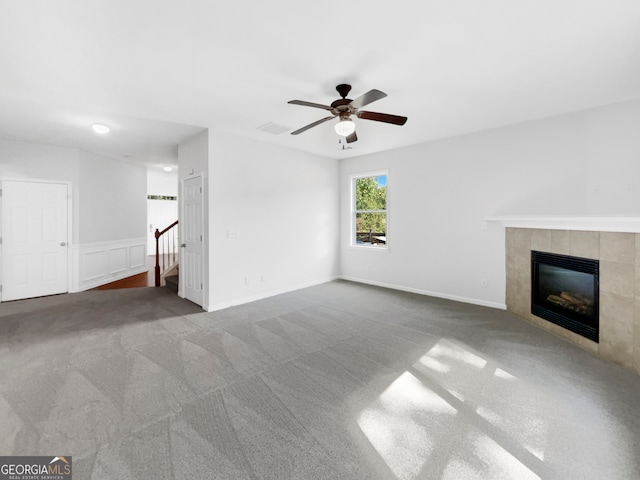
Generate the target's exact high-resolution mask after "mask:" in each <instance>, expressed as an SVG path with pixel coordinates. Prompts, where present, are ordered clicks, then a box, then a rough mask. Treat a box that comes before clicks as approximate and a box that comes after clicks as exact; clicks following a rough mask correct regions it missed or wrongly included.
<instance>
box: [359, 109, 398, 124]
mask: <svg viewBox="0 0 640 480" xmlns="http://www.w3.org/2000/svg"><path fill="white" fill-rule="evenodd" d="M357 115H358V118H362V119H364V120H375V121H376V122H385V123H393V124H394V125H404V124H405V123H407V117H401V116H399V115H389V114H388V113H378V112H358V113H357Z"/></svg>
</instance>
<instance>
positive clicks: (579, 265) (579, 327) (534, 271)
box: [531, 251, 599, 342]
mask: <svg viewBox="0 0 640 480" xmlns="http://www.w3.org/2000/svg"><path fill="white" fill-rule="evenodd" d="M598 274H599V264H598V261H597V260H592V259H588V258H579V257H571V256H567V255H556V254H552V253H546V252H536V251H533V252H531V283H532V284H531V313H533V314H534V315H537V316H538V317H541V318H544V319H546V320H549V321H550V322H553V323H555V324H557V325H560V326H562V327H564V328H566V329H568V330H570V331H572V332H574V333H577V334H579V335H582V336H584V337H586V338H589V339H591V340H593V341H595V342H597V341H598V340H599V329H598V291H599V289H598Z"/></svg>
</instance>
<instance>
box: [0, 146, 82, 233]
mask: <svg viewBox="0 0 640 480" xmlns="http://www.w3.org/2000/svg"><path fill="white" fill-rule="evenodd" d="M79 155H80V152H79V151H78V150H76V149H74V148H66V147H56V146H53V145H42V144H37V143H27V142H16V141H11V140H4V139H0V177H2V178H4V179H25V180H45V181H50V182H71V186H72V195H74V194H75V192H76V189H77V187H78V181H79V170H78V162H79ZM72 202H73V219H72V221H73V226H72V232H73V238H72V239H71V241H72V242H73V243H78V239H79V232H80V229H79V219H80V214H79V203H78V201H77V199H76V197H75V196H74V198H73V200H72Z"/></svg>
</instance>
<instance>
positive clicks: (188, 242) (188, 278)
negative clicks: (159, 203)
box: [180, 177, 204, 306]
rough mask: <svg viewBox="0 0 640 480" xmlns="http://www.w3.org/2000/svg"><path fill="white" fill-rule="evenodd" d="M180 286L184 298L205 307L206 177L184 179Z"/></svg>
mask: <svg viewBox="0 0 640 480" xmlns="http://www.w3.org/2000/svg"><path fill="white" fill-rule="evenodd" d="M182 198H183V207H182V208H183V210H182V212H183V215H182V219H180V223H182V245H181V246H182V247H183V248H182V258H181V259H180V284H181V285H180V286H181V290H182V292H183V294H184V297H185V298H187V299H188V300H191V301H192V302H193V303H195V304H197V305H200V306H202V304H203V295H202V292H203V287H204V275H203V272H204V255H203V240H204V238H203V234H204V228H203V215H202V213H203V208H202V199H203V196H202V177H193V178H189V179H186V180H183V183H182Z"/></svg>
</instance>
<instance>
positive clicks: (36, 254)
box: [1, 181, 68, 301]
mask: <svg viewBox="0 0 640 480" xmlns="http://www.w3.org/2000/svg"><path fill="white" fill-rule="evenodd" d="M67 221H68V219H67V185H65V184H60V183H38V182H14V181H3V182H2V246H1V248H2V300H3V301H7V300H17V299H20V298H31V297H40V296H43V295H53V294H56V293H64V292H66V291H68V287H67V269H68V266H67V232H68V230H67Z"/></svg>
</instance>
